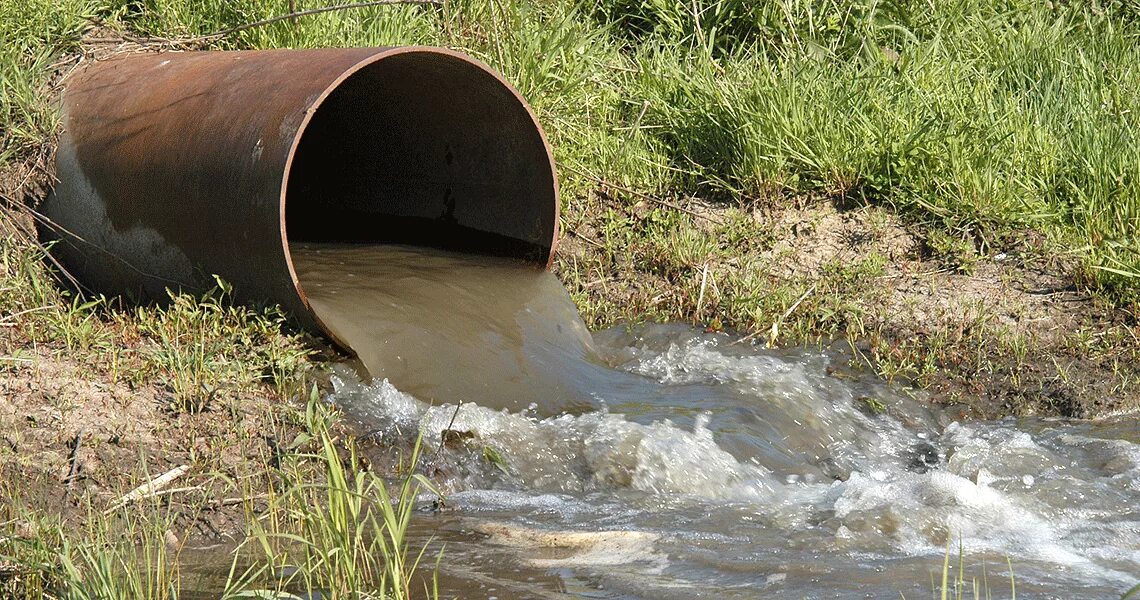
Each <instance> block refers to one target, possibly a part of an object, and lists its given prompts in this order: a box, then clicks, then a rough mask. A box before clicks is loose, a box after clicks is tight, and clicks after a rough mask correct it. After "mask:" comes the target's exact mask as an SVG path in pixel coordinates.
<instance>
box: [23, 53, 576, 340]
mask: <svg viewBox="0 0 1140 600" xmlns="http://www.w3.org/2000/svg"><path fill="white" fill-rule="evenodd" d="M63 117H64V132H63V136H62V139H61V142H60V147H59V151H58V154H57V159H56V165H57V176H58V179H59V183H58V185H57V186H56V187H55V189H54V190H53V192H52V193H51V194H50V195H49V197H48V198H47V199H46V200H45V202H44V205H43V207H42V212H43V213H44V214H45V216H46V217H47V220H48V221H49V222H50V223H51V224H52V225H51V226H49V227H46V228H45V230H44V232H43V234H44V236H45V237H47V238H49V239H55V240H58V243H57V244H55V246H54V250H53V251H54V252H55V253H56V254H57V256H58V258H59V259H60V260H61V262H62V263H63V264H64V265H65V266H66V268H67V269H68V270H69V271H70V272H71V273H72V274H73V275H75V276H76V277H77V278H78V279H79V280H80V281H82V282H84V284H85V285H88V286H91V287H92V288H93V289H96V290H98V291H101V292H107V293H112V294H125V295H129V296H136V297H140V298H163V297H165V290H166V289H167V288H174V289H181V290H187V291H190V290H203V289H208V288H209V287H211V286H212V285H213V279H212V275H218V276H220V277H222V278H223V279H225V280H226V281H228V282H230V283H231V284H233V287H234V295H235V299H237V300H239V301H243V302H251V303H262V302H270V303H276V304H280V305H281V306H282V307H284V308H285V309H286V310H287V311H289V312H290V313H291V314H293V315H294V316H296V317H297V318H298V319H299V321H300V323H301V325H303V326H305V327H307V328H310V329H315V330H322V331H324V333H326V334H327V335H329V337H330V338H332V339H333V340H334V341H337V342H338V343H339V340H336V338H335V336H333V335H332V334H331V333H330V332H328V331H327V330H326V329H325V328H324V327H323V325H322V324H321V322H320V319H319V317H318V316H317V315H315V314H314V313H313V311H312V309H311V307H310V305H309V302H308V300H307V299H306V296H305V290H304V287H303V282H300V281H298V279H297V275H296V272H295V271H294V269H293V265H292V262H291V260H290V255H289V243H290V241H291V240H292V241H319V242H338V241H352V242H358V241H366V242H400V243H412V244H424V245H433V246H442V247H447V248H452V249H458V250H463V251H470V252H483V253H493V254H505V255H513V256H521V257H525V258H527V259H528V260H532V261H535V262H536V263H539V264H542V265H545V266H547V267H548V266H549V263H550V260H551V256H552V254H553V250H554V245H555V243H556V240H557V228H558V183H557V178H556V176H555V172H554V161H553V158H552V156H551V152H550V146H549V145H548V144H547V141H546V138H545V136H544V135H543V132H542V130H541V128H540V127H539V125H538V122H537V120H536V119H535V117H534V115H533V113H532V112H531V111H530V109H529V107H528V106H527V105H526V103H525V102H524V101H523V99H522V97H521V96H519V94H518V92H517V91H515V89H514V88H512V87H511V86H510V85H509V84H508V83H507V82H506V81H504V80H503V78H502V77H500V76H499V75H498V74H496V73H495V72H494V71H492V70H491V69H490V68H488V67H487V66H485V65H483V64H481V63H479V62H477V61H475V60H473V59H471V58H469V57H467V56H464V55H462V54H460V53H457V52H453V51H450V50H444V49H439V48H426V47H406V48H354V49H315V50H266V51H250V52H189V53H167V54H147V55H135V56H127V57H121V58H115V59H111V60H107V61H103V62H100V63H96V64H95V65H93V66H91V67H89V68H87V69H86V70H85V71H83V72H82V73H79V74H77V75H75V76H73V78H72V79H71V80H70V82H69V83H68V85H67V88H66V91H65V93H64V96H63ZM341 345H342V346H343V344H341Z"/></svg>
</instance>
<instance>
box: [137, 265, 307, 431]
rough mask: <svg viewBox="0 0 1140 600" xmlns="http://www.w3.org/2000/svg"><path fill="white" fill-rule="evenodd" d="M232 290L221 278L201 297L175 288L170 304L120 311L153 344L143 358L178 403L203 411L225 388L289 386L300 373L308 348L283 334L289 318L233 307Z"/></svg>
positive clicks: (173, 405)
mask: <svg viewBox="0 0 1140 600" xmlns="http://www.w3.org/2000/svg"><path fill="white" fill-rule="evenodd" d="M231 293H232V290H231V288H230V286H229V285H228V284H227V283H225V282H224V281H222V280H220V279H219V280H218V281H217V286H216V287H215V288H214V289H212V290H210V291H208V292H206V293H205V294H203V295H201V296H192V295H189V294H174V293H171V294H170V303H169V304H168V305H165V306H160V307H157V308H155V307H140V308H136V309H135V310H134V311H133V312H131V313H128V314H124V313H117V314H116V316H117V317H118V318H119V319H120V325H121V327H123V328H124V329H125V330H130V329H134V330H137V332H138V334H139V335H140V336H142V337H143V338H145V339H146V341H148V342H150V343H144V344H143V345H142V349H141V350H140V354H141V358H142V359H143V363H144V364H145V365H147V366H149V367H150V368H152V369H154V370H155V371H157V374H158V377H159V378H160V379H161V380H162V381H163V382H164V383H165V384H166V385H167V386H168V388H169V390H170V393H171V408H172V409H175V410H177V411H185V412H191V413H194V412H201V411H202V410H205V409H206V408H208V407H209V405H210V403H211V402H212V400H213V399H214V398H216V397H217V396H218V395H219V394H220V393H223V392H224V391H225V390H226V388H233V389H245V388H249V387H250V386H252V385H253V384H255V383H257V382H260V381H262V380H268V381H269V382H271V383H273V384H274V385H275V386H276V387H277V389H278V391H279V392H283V391H285V390H286V388H287V386H289V385H290V384H293V383H295V382H296V380H299V379H300V378H301V375H302V374H303V370H304V368H305V359H306V358H307V357H308V354H309V351H308V350H306V349H305V348H304V347H302V346H300V345H299V344H298V343H297V342H296V341H295V340H294V339H291V338H289V337H287V336H283V335H282V333H281V330H282V328H283V326H284V325H285V322H286V319H285V316H284V315H283V314H282V313H281V312H280V311H278V310H276V309H271V310H265V311H260V312H259V311H255V310H252V309H248V308H243V307H237V306H234V305H232V304H231V303H230V301H229V299H230V296H231Z"/></svg>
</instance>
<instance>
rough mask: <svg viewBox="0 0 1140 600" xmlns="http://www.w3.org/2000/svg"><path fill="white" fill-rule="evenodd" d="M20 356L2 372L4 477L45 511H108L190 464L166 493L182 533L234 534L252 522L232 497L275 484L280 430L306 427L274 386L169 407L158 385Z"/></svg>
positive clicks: (0, 466)
mask: <svg viewBox="0 0 1140 600" xmlns="http://www.w3.org/2000/svg"><path fill="white" fill-rule="evenodd" d="M21 358H24V359H27V361H26V362H25V361H23V360H22V361H20V363H19V364H17V365H11V366H8V367H7V368H6V369H5V372H4V373H3V375H0V481H3V482H6V484H7V485H8V486H9V487H10V489H5V490H0V491H3V492H5V493H6V495H8V496H9V497H10V498H19V499H20V501H21V502H23V503H26V504H27V505H28V506H30V507H34V508H37V509H40V510H42V511H46V513H47V514H59V515H61V516H64V517H65V518H66V517H70V516H82V513H84V512H85V511H86V510H88V509H89V508H91V507H93V508H94V509H96V510H107V509H110V508H113V507H114V506H116V505H117V504H119V503H120V501H121V498H123V497H124V496H125V495H126V494H128V493H129V492H130V491H131V490H133V489H135V488H136V487H138V486H139V485H140V484H143V483H146V482H147V481H150V480H152V479H155V478H158V477H159V476H161V475H163V474H166V473H170V472H171V471H175V470H176V469H178V470H181V469H180V468H183V467H188V470H186V471H185V472H184V473H182V474H180V475H179V476H178V477H177V479H176V480H175V481H172V482H170V483H169V484H168V485H167V486H166V487H165V489H166V490H168V491H169V490H177V493H171V494H170V495H169V496H168V497H165V498H164V499H163V503H164V504H165V505H166V506H167V507H168V508H169V509H171V510H175V511H178V510H183V509H185V511H186V515H185V518H183V519H180V524H181V526H182V531H181V532H179V533H180V534H182V535H185V533H186V532H190V533H191V534H192V535H194V536H196V537H198V538H200V539H199V540H198V541H199V542H201V543H213V542H216V541H220V540H221V539H223V538H232V537H234V536H237V535H240V533H241V531H244V526H243V524H242V523H243V521H244V507H242V506H238V505H237V504H234V503H227V502H226V500H227V499H228V498H230V497H232V496H234V495H235V494H240V493H242V491H243V490H245V489H249V490H262V491H264V490H267V489H269V487H270V486H272V485H273V481H272V473H273V470H272V468H271V466H272V464H273V461H274V460H276V458H277V457H276V456H275V453H276V452H277V447H278V443H277V440H290V439H293V437H295V436H296V435H297V434H298V433H299V432H300V428H299V427H297V426H296V425H293V424H291V423H290V422H289V419H287V418H283V417H288V416H290V410H289V407H285V409H284V410H283V407H282V406H281V401H280V400H278V399H275V398H272V397H271V396H270V395H267V394H266V395H262V394H256V393H241V394H236V395H232V396H230V397H228V398H225V399H220V400H219V401H218V404H217V405H215V406H212V407H211V408H210V409H209V410H207V411H204V412H201V413H197V414H190V413H185V412H178V411H175V410H172V408H171V403H170V397H169V394H168V393H167V392H166V391H165V390H164V389H162V388H161V387H160V386H148V387H137V388H132V387H130V386H129V385H127V384H124V383H120V382H116V381H113V380H110V379H109V378H107V377H105V376H100V375H99V374H97V373H95V372H93V371H92V369H91V368H90V366H88V365H84V364H81V363H77V362H75V361H72V360H69V359H68V358H66V357H62V356H58V355H56V354H55V353H53V352H51V351H47V350H36V351H33V353H32V354H25V355H24V356H22V357H21ZM227 480H228V481H229V482H240V483H239V484H238V485H237V489H235V486H234V485H231V484H228V483H226V481H227ZM29 490H30V492H29ZM190 507H193V509H191V508H190ZM202 507H207V508H208V510H202Z"/></svg>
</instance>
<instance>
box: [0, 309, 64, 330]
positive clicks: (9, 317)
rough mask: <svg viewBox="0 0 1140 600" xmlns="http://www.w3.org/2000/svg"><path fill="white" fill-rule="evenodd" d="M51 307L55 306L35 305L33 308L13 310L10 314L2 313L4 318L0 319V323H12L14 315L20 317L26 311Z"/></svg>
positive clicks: (30, 311) (36, 310)
mask: <svg viewBox="0 0 1140 600" xmlns="http://www.w3.org/2000/svg"><path fill="white" fill-rule="evenodd" d="M53 308H55V307H54V306H37V307H35V308H29V309H27V310H21V311H19V312H14V313H12V314H10V315H4V318H3V319H0V325H13V324H14V323H15V321H13V319H15V318H16V317H22V316H24V315H26V314H28V313H34V312H39V311H41V310H51V309H53Z"/></svg>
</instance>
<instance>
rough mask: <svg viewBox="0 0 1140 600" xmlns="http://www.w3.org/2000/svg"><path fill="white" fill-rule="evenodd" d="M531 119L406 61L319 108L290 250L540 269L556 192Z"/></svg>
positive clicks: (469, 81)
mask: <svg viewBox="0 0 1140 600" xmlns="http://www.w3.org/2000/svg"><path fill="white" fill-rule="evenodd" d="M553 178H554V175H553V172H552V168H551V164H550V158H549V156H548V154H547V148H546V145H545V143H544V142H543V139H542V137H541V134H540V133H539V130H538V128H537V126H536V125H535V123H534V121H533V119H532V118H531V116H530V113H529V112H528V111H527V109H526V108H525V107H524V106H523V105H522V103H521V102H520V100H519V99H518V98H517V96H516V95H515V94H514V93H512V92H511V90H510V89H508V88H507V87H506V86H505V85H504V84H503V83H502V82H500V81H499V80H498V79H497V78H496V77H495V76H494V75H492V74H490V73H488V72H487V71H485V70H483V69H481V68H479V67H478V66H476V65H473V64H471V63H468V62H466V61H463V60H461V59H458V58H456V57H453V56H450V55H446V54H439V53H431V52H426V51H425V52H419V51H417V52H409V53H403V54H396V55H392V56H389V57H386V58H383V59H381V60H379V61H377V62H375V63H372V64H370V65H368V66H365V67H364V68H362V69H360V70H359V71H357V72H356V73H354V74H352V75H351V76H349V77H348V78H347V79H346V80H345V81H344V82H342V83H341V84H340V86H338V87H337V89H335V90H334V91H333V92H332V93H331V94H330V95H329V96H328V97H327V98H326V99H325V101H324V102H323V103H322V104H321V105H320V107H319V108H318V109H317V112H316V114H314V115H313V118H312V120H311V121H310V122H309V124H308V126H307V127H306V129H305V131H304V133H303V134H302V138H301V141H300V143H299V144H298V146H297V151H296V154H295V155H294V158H293V163H292V166H291V171H290V175H289V181H288V187H287V193H286V202H285V210H286V216H285V221H286V234H287V236H288V239H289V241H290V242H369V243H403V244H415V245H425V246H434V247H441V248H445V249H450V250H459V251H464V252H472V253H486V254H495V255H505V256H515V257H521V258H527V259H529V260H534V261H536V262H541V263H543V264H545V262H546V260H547V258H548V257H549V254H550V250H551V244H552V238H553V235H554V227H555V223H554V221H555V218H556V217H555V208H556V202H557V199H556V192H555V184H554V180H553Z"/></svg>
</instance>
